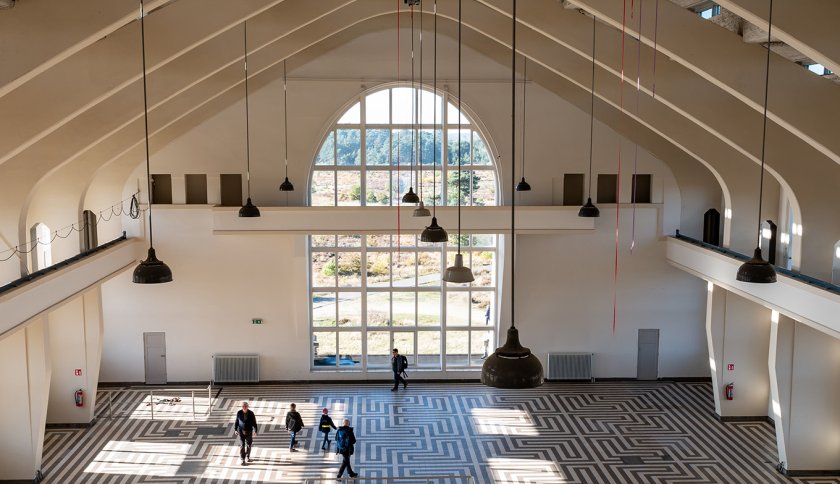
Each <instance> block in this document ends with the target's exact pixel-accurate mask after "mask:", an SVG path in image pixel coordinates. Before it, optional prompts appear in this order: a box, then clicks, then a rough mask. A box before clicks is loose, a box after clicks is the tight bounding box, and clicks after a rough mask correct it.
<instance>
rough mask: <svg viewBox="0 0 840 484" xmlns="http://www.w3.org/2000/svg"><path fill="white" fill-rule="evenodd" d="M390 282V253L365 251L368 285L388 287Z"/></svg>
mask: <svg viewBox="0 0 840 484" xmlns="http://www.w3.org/2000/svg"><path fill="white" fill-rule="evenodd" d="M390 284H391V254H390V253H389V252H368V253H367V285H368V287H388V286H389V285H390Z"/></svg>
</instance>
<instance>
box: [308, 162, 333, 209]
mask: <svg viewBox="0 0 840 484" xmlns="http://www.w3.org/2000/svg"><path fill="white" fill-rule="evenodd" d="M309 201H310V204H311V205H312V206H313V207H332V206H334V205H335V172H334V171H322V170H315V171H313V172H312V185H311V188H310V197H309Z"/></svg>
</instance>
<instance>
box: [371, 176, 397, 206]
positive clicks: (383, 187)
mask: <svg viewBox="0 0 840 484" xmlns="http://www.w3.org/2000/svg"><path fill="white" fill-rule="evenodd" d="M366 175H367V187H365V190H366V191H367V195H365V205H390V204H391V197H390V196H389V192H390V191H391V181H390V180H391V172H390V171H386V170H376V171H374V170H368V171H367V174H366Z"/></svg>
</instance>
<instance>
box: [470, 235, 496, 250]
mask: <svg viewBox="0 0 840 484" xmlns="http://www.w3.org/2000/svg"><path fill="white" fill-rule="evenodd" d="M472 246H473V247H495V246H496V236H495V235H493V234H479V235H473V236H472Z"/></svg>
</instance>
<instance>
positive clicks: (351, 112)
mask: <svg viewBox="0 0 840 484" xmlns="http://www.w3.org/2000/svg"><path fill="white" fill-rule="evenodd" d="M361 114H362V105H361V103H356V104H354V105H353V106H352V107H351V108H350V109H348V110H347V112H345V113H344V115H343V116H342V117H341V119H339V120H338V124H359V123H361V122H362V115H361Z"/></svg>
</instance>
